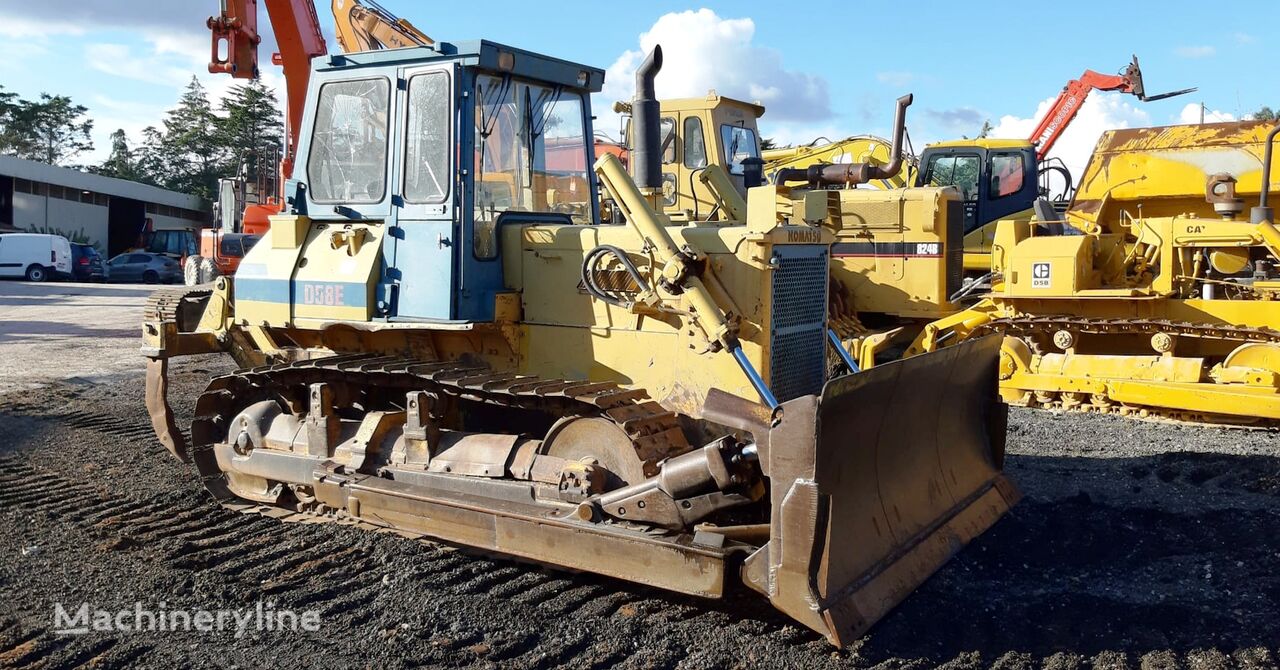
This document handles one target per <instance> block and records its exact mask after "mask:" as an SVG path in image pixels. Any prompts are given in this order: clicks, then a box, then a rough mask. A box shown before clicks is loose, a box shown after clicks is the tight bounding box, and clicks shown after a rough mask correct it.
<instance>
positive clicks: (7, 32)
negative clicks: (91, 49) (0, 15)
mask: <svg viewBox="0 0 1280 670" xmlns="http://www.w3.org/2000/svg"><path fill="white" fill-rule="evenodd" d="M6 14H8V11H6ZM84 33H85V30H84V26H81V25H78V24H76V23H73V22H70V21H64V20H60V19H47V18H34V17H22V16H10V15H6V16H5V17H4V20H3V21H0V36H2V37H7V38H10V39H37V40H42V41H43V40H46V39H47V38H49V37H53V36H55V35H73V36H75V35H83V34H84Z"/></svg>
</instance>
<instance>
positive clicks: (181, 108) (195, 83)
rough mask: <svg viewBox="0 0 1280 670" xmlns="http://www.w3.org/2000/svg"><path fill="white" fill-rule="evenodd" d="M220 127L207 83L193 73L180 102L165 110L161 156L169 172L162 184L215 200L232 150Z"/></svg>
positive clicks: (220, 121) (220, 123) (219, 120)
mask: <svg viewBox="0 0 1280 670" xmlns="http://www.w3.org/2000/svg"><path fill="white" fill-rule="evenodd" d="M221 128H222V120H221V119H220V118H218V116H217V115H216V114H214V112H213V107H212V105H210V104H209V96H208V94H207V93H206V92H205V89H204V86H201V85H200V81H199V80H198V79H196V78H195V77H194V76H192V77H191V83H190V84H187V89H186V90H185V91H184V92H183V94H182V97H181V98H180V99H179V100H178V106H177V107H175V108H173V109H171V110H169V111H168V112H167V113H166V114H165V119H164V134H163V139H162V141H161V148H162V155H161V156H160V160H161V161H162V163H163V166H164V168H165V169H166V171H167V172H168V174H167V175H166V176H165V178H164V179H162V181H161V183H162V185H163V186H165V187H166V188H169V189H172V190H175V191H182V192H183V193H190V194H192V195H197V196H200V197H201V198H204V199H206V200H212V199H213V198H214V195H215V194H216V193H217V189H218V178H219V177H221V176H223V175H224V173H225V170H226V167H227V164H228V160H227V159H228V155H229V153H230V152H229V151H228V148H227V145H226V144H225V142H224V140H223V136H222V133H221Z"/></svg>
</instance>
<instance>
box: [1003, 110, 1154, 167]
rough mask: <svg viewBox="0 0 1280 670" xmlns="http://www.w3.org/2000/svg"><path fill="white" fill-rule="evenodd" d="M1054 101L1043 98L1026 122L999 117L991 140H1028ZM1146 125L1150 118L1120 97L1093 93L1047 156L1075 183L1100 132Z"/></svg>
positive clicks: (1024, 120) (1149, 123) (1009, 117)
mask: <svg viewBox="0 0 1280 670" xmlns="http://www.w3.org/2000/svg"><path fill="white" fill-rule="evenodd" d="M1056 99H1057V96H1054V97H1052V98H1046V99H1045V100H1044V101H1042V102H1041V103H1040V105H1039V106H1038V107H1037V108H1036V114H1035V116H1034V117H1032V118H1029V119H1028V118H1021V117H1017V116H1002V117H1000V121H999V123H997V124H996V126H995V128H993V129H992V130H991V137H998V138H1000V137H1008V138H1027V137H1030V136H1031V133H1032V131H1034V130H1035V127H1036V124H1037V123H1039V121H1040V119H1042V118H1044V116H1045V114H1047V113H1048V112H1049V108H1050V107H1051V106H1052V105H1053V102H1054V100H1056ZM1149 125H1151V116H1150V115H1149V114H1147V113H1146V112H1145V111H1143V110H1141V109H1138V108H1137V107H1134V106H1133V105H1132V104H1130V103H1129V102H1128V100H1127V99H1126V97H1125V95H1124V94H1122V93H1099V92H1094V93H1093V94H1091V95H1090V96H1089V97H1088V98H1086V99H1085V101H1084V104H1083V105H1081V106H1080V112H1079V114H1077V115H1076V118H1075V120H1074V121H1072V123H1071V125H1069V126H1067V129H1066V130H1065V131H1063V133H1062V136H1061V137H1060V138H1059V139H1058V142H1057V144H1055V145H1054V146H1053V149H1052V150H1050V151H1049V156H1051V157H1058V158H1061V159H1062V162H1063V163H1066V165H1067V169H1069V170H1071V174H1072V176H1074V177H1075V178H1076V179H1079V178H1080V176H1081V175H1082V174H1083V173H1084V167H1085V165H1086V164H1087V163H1088V162H1089V155H1090V154H1092V153H1093V147H1094V145H1096V144H1097V143H1098V137H1099V136H1101V135H1102V133H1103V131H1106V130H1115V129H1119V128H1134V127H1142V126H1149Z"/></svg>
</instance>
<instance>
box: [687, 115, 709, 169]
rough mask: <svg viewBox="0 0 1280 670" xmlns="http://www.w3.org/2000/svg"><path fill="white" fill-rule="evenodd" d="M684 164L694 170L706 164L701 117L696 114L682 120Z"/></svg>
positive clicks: (705, 145) (705, 147)
mask: <svg viewBox="0 0 1280 670" xmlns="http://www.w3.org/2000/svg"><path fill="white" fill-rule="evenodd" d="M684 166H685V167H687V168H690V169H694V170H696V169H699V168H704V167H706V166H707V143H706V141H705V140H704V139H703V136H702V119H699V118H698V117H696V116H690V117H689V118H687V119H685V120H684Z"/></svg>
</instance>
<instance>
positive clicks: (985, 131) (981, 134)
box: [978, 119, 995, 140]
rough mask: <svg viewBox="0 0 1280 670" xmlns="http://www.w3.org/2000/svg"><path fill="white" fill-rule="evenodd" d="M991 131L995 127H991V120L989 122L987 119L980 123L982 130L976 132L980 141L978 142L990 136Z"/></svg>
mask: <svg viewBox="0 0 1280 670" xmlns="http://www.w3.org/2000/svg"><path fill="white" fill-rule="evenodd" d="M992 130H995V127H994V126H992V125H991V120H990V119H988V120H986V121H983V122H982V130H979V131H978V139H980V140H981V139H984V138H986V137H987V136H988V135H990V134H991V131H992Z"/></svg>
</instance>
